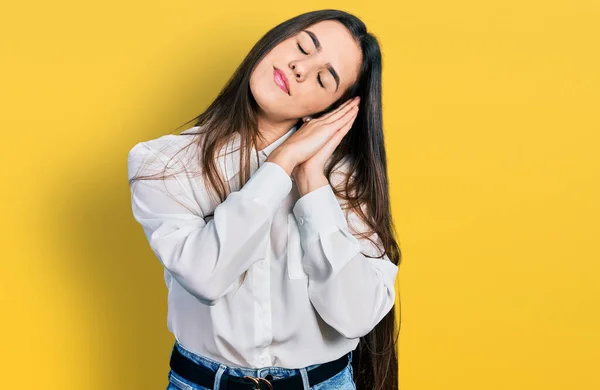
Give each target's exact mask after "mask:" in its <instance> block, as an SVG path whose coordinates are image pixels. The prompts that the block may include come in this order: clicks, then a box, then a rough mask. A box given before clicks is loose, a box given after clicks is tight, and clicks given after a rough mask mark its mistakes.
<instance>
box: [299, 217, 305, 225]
mask: <svg viewBox="0 0 600 390" xmlns="http://www.w3.org/2000/svg"><path fill="white" fill-rule="evenodd" d="M299 222H300V225H304V218H302V217H300V221H299Z"/></svg>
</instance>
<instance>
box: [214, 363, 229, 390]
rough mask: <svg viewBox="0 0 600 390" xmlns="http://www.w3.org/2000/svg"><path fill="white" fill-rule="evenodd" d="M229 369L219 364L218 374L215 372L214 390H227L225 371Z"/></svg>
mask: <svg viewBox="0 0 600 390" xmlns="http://www.w3.org/2000/svg"><path fill="white" fill-rule="evenodd" d="M226 368H227V366H226V365H224V364H219V368H218V369H217V372H215V383H214V385H213V390H227V374H226V373H225V369H226ZM221 378H223V379H224V380H223V386H221Z"/></svg>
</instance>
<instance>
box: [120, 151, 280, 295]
mask: <svg viewBox="0 0 600 390" xmlns="http://www.w3.org/2000/svg"><path fill="white" fill-rule="evenodd" d="M151 155H155V156H156V155H157V154H156V153H154V152H153V151H152V150H150V149H149V148H148V147H146V146H145V145H143V143H140V144H137V145H136V146H134V147H133V149H131V150H130V152H129V155H128V171H129V172H128V173H129V178H131V177H133V175H134V174H135V173H136V171H137V168H138V166H139V164H140V163H141V162H142V161H141V160H142V159H143V158H144V157H146V156H151ZM183 179H184V180H185V179H186V178H185V177H184V178H183ZM180 180H182V178H181V177H177V175H175V176H174V177H169V178H167V179H166V180H164V181H163V180H140V181H137V182H135V183H134V185H133V187H132V188H131V202H132V211H133V216H134V218H135V220H136V221H138V222H139V223H140V224H141V225H142V227H143V228H144V233H145V235H146V238H147V239H148V242H149V243H150V247H151V248H152V250H153V252H154V253H155V254H156V256H157V257H158V259H159V260H160V262H161V263H162V265H163V266H164V267H165V268H166V269H168V270H169V272H170V273H171V274H172V275H173V277H174V278H175V279H176V280H177V281H178V282H179V284H181V285H182V286H183V288H185V289H186V290H187V291H189V292H190V293H191V294H192V295H194V296H195V297H196V298H197V299H198V300H200V301H201V302H203V303H205V304H207V305H214V304H216V302H217V301H218V300H219V299H220V298H221V297H222V296H224V295H225V294H227V293H228V292H229V291H231V290H232V289H233V286H234V282H235V281H236V279H237V278H238V277H239V276H240V275H241V274H242V273H243V272H244V271H246V270H247V269H248V268H250V266H251V265H252V264H254V263H255V262H256V261H259V260H261V259H262V258H263V257H264V254H265V251H266V245H267V243H268V237H269V230H270V226H271V221H272V217H273V214H274V212H275V210H276V209H277V208H278V207H279V204H280V203H281V201H282V200H283V199H284V198H285V197H286V196H287V194H288V192H289V191H290V190H291V187H292V182H291V178H290V177H289V175H288V174H287V173H286V172H285V171H284V170H283V169H282V168H281V167H280V166H279V165H277V164H275V163H266V162H265V163H263V164H262V165H261V166H260V168H259V169H258V170H257V171H256V172H255V173H254V174H253V175H252V176H251V177H250V179H249V180H248V182H247V183H246V184H245V185H244V186H243V188H241V189H240V190H239V191H234V192H231V193H230V194H229V195H228V197H227V199H225V201H224V202H223V203H221V204H219V205H218V206H217V207H216V208H215V210H214V218H213V219H210V220H209V221H208V222H207V221H205V219H204V215H203V214H202V211H201V210H200V207H199V205H198V204H197V202H196V201H195V200H193V198H192V197H191V196H190V195H189V194H188V192H186V188H185V187H184V185H183V184H182V183H181V182H180ZM165 187H166V188H165Z"/></svg>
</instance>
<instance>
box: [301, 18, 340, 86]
mask: <svg viewBox="0 0 600 390" xmlns="http://www.w3.org/2000/svg"><path fill="white" fill-rule="evenodd" d="M302 31H303V32H305V33H307V34H308V36H309V37H310V39H312V41H313V43H314V44H315V48H316V49H317V51H318V52H321V51H322V50H323V47H322V46H321V42H319V38H317V36H316V35H315V33H313V32H312V31H310V30H302ZM325 66H326V67H327V70H328V71H329V73H331V75H332V76H333V78H334V79H335V85H336V86H335V92H337V90H338V88H339V87H340V76H339V75H338V73H337V72H336V71H335V69H333V66H331V64H330V63H329V62H328V63H327V64H325Z"/></svg>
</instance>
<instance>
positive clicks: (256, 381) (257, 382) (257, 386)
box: [243, 375, 273, 390]
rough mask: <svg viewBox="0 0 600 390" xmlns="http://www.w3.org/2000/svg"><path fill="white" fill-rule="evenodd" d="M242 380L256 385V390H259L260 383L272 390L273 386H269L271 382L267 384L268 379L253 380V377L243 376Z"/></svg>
mask: <svg viewBox="0 0 600 390" xmlns="http://www.w3.org/2000/svg"><path fill="white" fill-rule="evenodd" d="M243 378H245V379H250V380H251V381H252V382H254V384H255V385H256V390H260V382H261V381H264V382H265V383H266V384H267V386H269V390H273V385H272V384H271V382H269V380H268V379H265V378H255V377H253V376H250V375H245V376H244V377H243Z"/></svg>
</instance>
